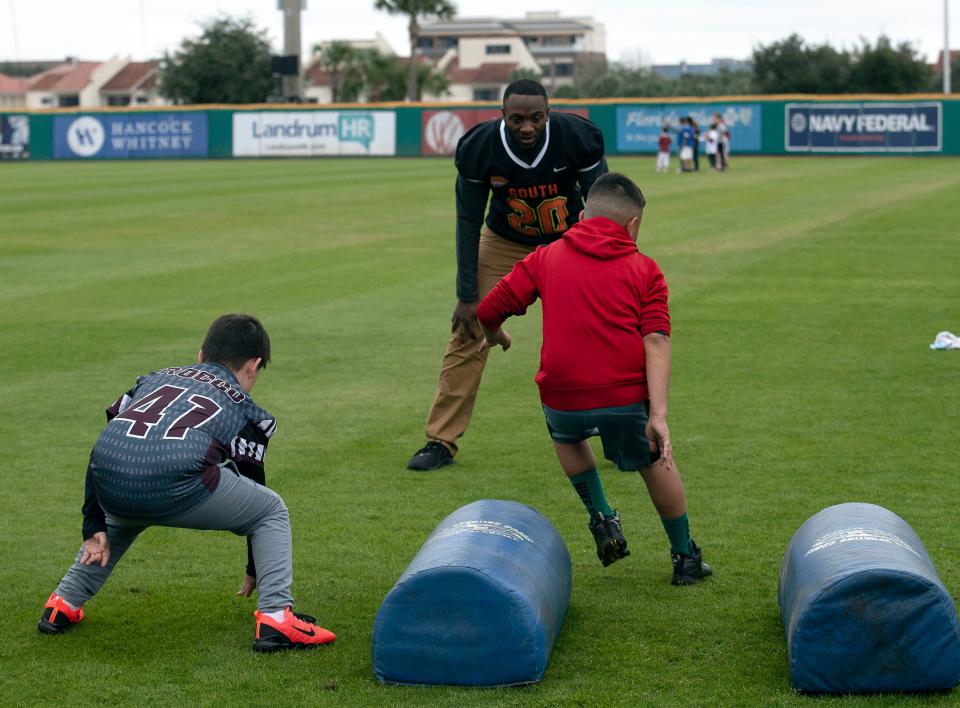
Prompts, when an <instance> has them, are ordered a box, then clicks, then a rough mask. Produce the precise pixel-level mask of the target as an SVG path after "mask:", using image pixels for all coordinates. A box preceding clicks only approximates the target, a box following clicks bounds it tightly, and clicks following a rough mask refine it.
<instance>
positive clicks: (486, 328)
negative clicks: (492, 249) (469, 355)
mask: <svg viewBox="0 0 960 708" xmlns="http://www.w3.org/2000/svg"><path fill="white" fill-rule="evenodd" d="M537 255H538V254H537V252H536V251H534V252H533V253H531V254H530V255H528V256H527V257H526V258H524V259H523V260H522V261H520V262H519V263H517V264H516V265H514V266H513V270H511V271H510V272H509V273H507V275H505V276H504V277H503V278H502V279H501V280H500V282H499V283H497V284H496V285H494V286H493V289H492V290H491V291H490V292H489V293H487V296H486V297H485V298H483V300H482V301H481V302H480V305H479V307H477V319H478V320H480V328H481V329H482V330H483V341H482V342H481V343H480V351H481V352H484V351H486V350H487V349H492V348H493V347H495V346H497V345H498V344H499V345H500V346H501V347H503V350H504V351H506V350H507V349H509V348H510V343H511V340H510V335H509V334H507V332H506V331H505V330H503V329H501V328H500V325H502V324H503V322H504V320H506V319H507V318H508V317H511V316H513V315H523V314H525V313H526V311H527V308H528V307H529V306H530V305H532V304H533V303H534V302H535V301H536V299H537V297H539V293H538V292H537V286H536V282H535V279H534V274H535V272H536V261H535V259H536V257H537Z"/></svg>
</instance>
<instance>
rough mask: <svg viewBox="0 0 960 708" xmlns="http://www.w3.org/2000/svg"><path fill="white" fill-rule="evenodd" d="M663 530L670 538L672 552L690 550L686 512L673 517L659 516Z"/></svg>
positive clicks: (688, 523) (687, 551)
mask: <svg viewBox="0 0 960 708" xmlns="http://www.w3.org/2000/svg"><path fill="white" fill-rule="evenodd" d="M660 522H661V523H662V524H663V529H664V531H666V532H667V538H669V539H670V550H671V551H673V552H674V553H689V552H690V521H689V520H688V519H687V514H686V512H684V513H683V515H682V516H678V517H677V518H675V519H665V518H663V517H662V516H661V517H660Z"/></svg>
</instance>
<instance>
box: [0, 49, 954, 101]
mask: <svg viewBox="0 0 960 708" xmlns="http://www.w3.org/2000/svg"><path fill="white" fill-rule="evenodd" d="M0 73H2V70H0ZM958 87H960V57H958V58H956V59H954V60H953V61H952V62H950V90H951V91H952V92H953V93H957V89H958ZM927 90H928V91H931V92H933V93H939V92H940V91H943V69H937V70H935V71H934V72H933V73H932V74H931V76H930V83H929V85H928V87H927Z"/></svg>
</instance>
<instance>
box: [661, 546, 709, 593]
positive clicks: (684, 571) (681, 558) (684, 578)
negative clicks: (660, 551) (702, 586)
mask: <svg viewBox="0 0 960 708" xmlns="http://www.w3.org/2000/svg"><path fill="white" fill-rule="evenodd" d="M690 545H691V546H692V549H691V552H690V553H674V552H673V551H670V560H672V561H673V580H671V581H670V582H671V584H673V585H693V584H695V583H698V582H700V581H701V580H703V579H704V578H706V577H709V576H711V575H713V568H711V567H710V566H709V565H707V564H706V563H704V562H703V555H702V554H701V553H700V546H698V545H697V544H696V543H694V542H693V541H690Z"/></svg>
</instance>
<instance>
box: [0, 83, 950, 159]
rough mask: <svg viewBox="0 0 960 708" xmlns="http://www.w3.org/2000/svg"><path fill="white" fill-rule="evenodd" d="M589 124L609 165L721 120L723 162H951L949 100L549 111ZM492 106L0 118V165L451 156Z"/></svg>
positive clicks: (668, 103)
mask: <svg viewBox="0 0 960 708" xmlns="http://www.w3.org/2000/svg"><path fill="white" fill-rule="evenodd" d="M552 108H553V109H554V110H562V111H570V112H573V113H577V114H579V115H582V116H584V117H587V118H590V120H592V121H593V122H594V123H596V124H597V125H598V126H599V127H600V128H601V130H603V133H604V137H605V139H606V145H607V153H608V154H609V155H647V154H653V153H654V152H656V145H657V137H658V136H659V133H660V129H661V126H662V125H663V123H664V122H668V123H670V124H671V125H674V126H675V125H676V124H677V122H678V120H679V118H680V117H681V116H685V115H692V116H693V117H694V118H695V119H696V120H697V121H698V122H699V123H700V125H701V127H703V126H706V125H708V124H709V122H710V120H711V116H712V114H713V113H720V114H721V115H722V116H724V119H725V121H726V123H727V125H728V127H729V128H730V132H731V142H732V152H733V153H736V154H754V155H786V154H864V153H867V154H942V155H960V99H954V98H953V97H952V96H951V97H950V98H947V97H945V96H944V95H942V94H929V95H912V96H859V95H858V96H827V97H825V96H818V97H810V96H777V97H775V98H771V97H769V96H766V97H759V96H750V97H743V96H739V97H723V98H716V99H711V100H709V101H708V100H701V101H697V100H693V99H648V100H641V99H636V100H631V99H606V100H597V101H568V102H560V101H556V102H554V103H553V104H552ZM498 115H499V107H498V105H497V104H492V103H472V104H405V103H390V104H350V105H338V106H322V107H321V106H312V105H285V106H277V105H273V104H266V105H257V106H240V107H238V106H189V107H164V108H163V109H162V110H158V109H156V108H150V109H146V108H145V109H101V110H97V111H76V110H73V109H71V110H65V109H62V110H59V111H44V112H33V113H26V112H20V113H0V159H13V160H18V159H19V160H22V159H28V160H104V159H105V160H117V159H121V160H122V159H151V158H162V159H171V158H172V159H204V158H217V159H223V158H233V157H243V158H250V157H316V156H400V157H419V156H436V155H450V154H452V153H453V149H454V147H455V146H456V141H457V139H458V138H459V137H460V136H461V135H462V134H463V133H464V132H465V131H466V130H468V129H469V128H470V127H472V126H473V125H476V124H477V123H479V122H481V121H484V120H488V119H489V118H493V117H497V116H498Z"/></svg>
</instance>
